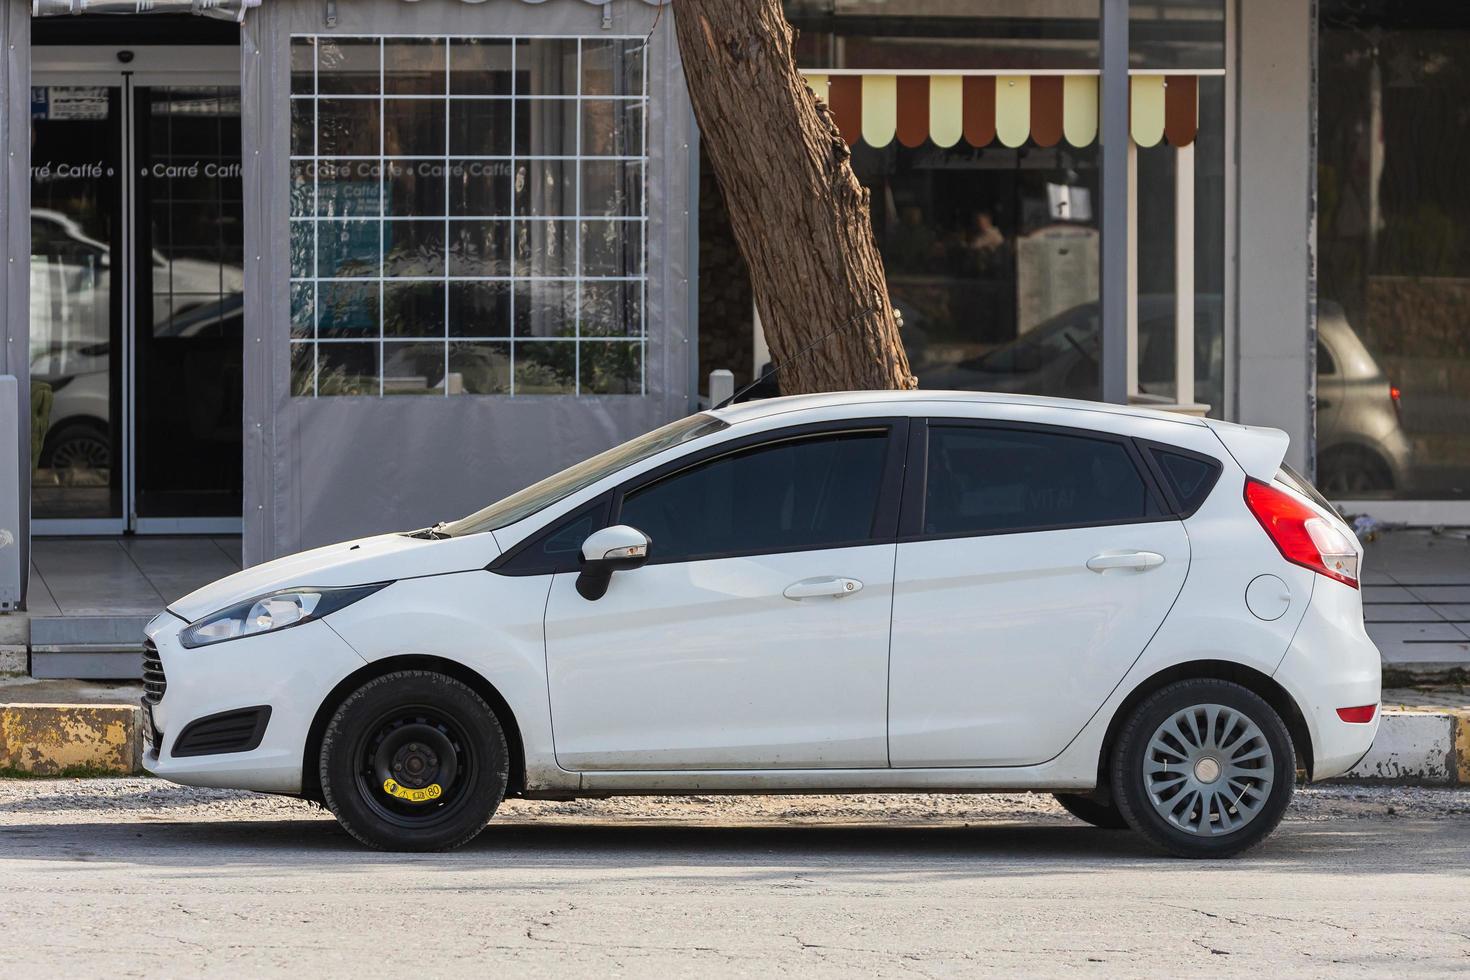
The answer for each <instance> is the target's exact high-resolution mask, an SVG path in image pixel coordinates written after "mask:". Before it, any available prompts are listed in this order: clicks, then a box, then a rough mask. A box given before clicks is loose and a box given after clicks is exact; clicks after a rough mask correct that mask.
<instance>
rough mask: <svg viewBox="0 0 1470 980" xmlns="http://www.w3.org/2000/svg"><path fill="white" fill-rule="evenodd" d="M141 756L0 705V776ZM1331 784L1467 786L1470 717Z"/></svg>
mask: <svg viewBox="0 0 1470 980" xmlns="http://www.w3.org/2000/svg"><path fill="white" fill-rule="evenodd" d="M142 754H143V735H142V710H141V709H140V708H138V707H137V706H136V705H128V704H6V705H0V776H3V775H15V774H21V775H31V776H73V775H77V776H80V775H94V776H103V775H106V776H113V775H117V776H128V775H136V774H138V773H141V772H142V771H143V769H142V757H143V755H142ZM1334 781H1335V782H1350V783H1386V784H1396V785H1409V786H1470V711H1466V710H1443V709H1433V708H1425V709H1416V708H1404V709H1393V710H1388V711H1385V712H1384V713H1383V722H1382V724H1381V725H1380V726H1379V729H1378V737H1377V739H1376V740H1375V741H1374V743H1373V749H1372V751H1370V752H1369V753H1368V755H1367V757H1365V758H1364V759H1363V761H1362V762H1360V763H1358V765H1357V767H1356V768H1354V769H1353V771H1352V772H1350V773H1348V774H1347V775H1346V776H1343V777H1342V778H1341V779H1340V780H1334Z"/></svg>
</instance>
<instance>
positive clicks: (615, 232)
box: [0, 0, 1470, 606]
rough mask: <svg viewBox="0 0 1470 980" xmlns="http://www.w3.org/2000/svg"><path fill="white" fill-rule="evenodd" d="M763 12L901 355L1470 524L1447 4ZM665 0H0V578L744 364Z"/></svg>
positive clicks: (292, 543) (499, 442) (512, 455)
mask: <svg viewBox="0 0 1470 980" xmlns="http://www.w3.org/2000/svg"><path fill="white" fill-rule="evenodd" d="M786 8H787V16H788V19H789V20H790V21H791V22H792V24H793V25H794V26H795V27H796V28H797V29H798V31H799V38H798V42H797V55H798V61H799V65H800V67H801V68H802V70H803V72H804V73H805V74H806V77H807V80H808V82H809V84H810V85H811V86H812V88H813V90H814V91H815V92H816V93H817V94H818V95H819V96H821V97H822V98H823V99H824V100H825V101H826V102H827V103H828V104H829V105H830V107H831V110H832V114H833V117H834V121H835V122H836V124H837V125H838V127H839V129H840V130H841V132H842V134H843V137H844V139H846V141H847V142H848V143H849V144H850V145H851V147H852V152H853V165H854V168H855V170H856V172H857V174H858V176H859V178H860V179H861V180H862V181H863V183H864V184H865V185H866V186H867V187H868V188H869V189H870V192H871V201H872V211H873V222H874V231H875V235H876V236H877V239H878V242H879V245H880V248H881V249H882V251H883V254H884V259H885V264H886V266H887V270H888V276H889V283H890V290H891V295H892V299H893V301H894V304H895V306H896V307H897V308H898V309H899V310H900V311H901V313H902V314H903V323H904V332H903V335H904V340H905V344H906V346H907V348H908V353H909V357H910V360H911V362H912V363H913V364H914V366H915V369H916V373H917V374H918V376H919V378H920V384H921V386H925V387H936V388H937V387H945V388H975V389H1000V390H1010V391H1026V392H1034V393H1039V394H1050V395H1064V396H1073V397H1085V398H1099V397H1102V398H1108V399H1112V400H1128V401H1133V402H1136V403H1142V404H1151V405H1156V406H1158V407H1161V408H1166V409H1169V410H1174V411H1183V412H1193V413H1208V414H1210V415H1212V416H1215V417H1219V418H1226V419H1232V420H1237V421H1241V422H1246V423H1257V424H1268V425H1275V426H1279V427H1281V428H1284V429H1286V430H1287V431H1288V432H1289V433H1290V434H1291V435H1292V440H1293V445H1292V453H1293V456H1292V460H1293V462H1294V463H1296V464H1297V465H1298V466H1300V467H1302V468H1307V469H1314V470H1315V472H1316V473H1317V476H1318V479H1319V481H1320V482H1322V483H1323V484H1324V486H1325V487H1326V488H1327V489H1328V490H1329V491H1330V492H1331V493H1332V494H1333V495H1334V496H1335V497H1336V498H1337V499H1340V500H1343V501H1344V502H1346V503H1347V504H1348V506H1349V507H1350V508H1353V509H1355V510H1360V511H1361V510H1366V511H1369V512H1372V513H1374V514H1377V515H1380V516H1383V517H1386V518H1389V519H1403V520H1409V521H1416V522H1421V523H1460V524H1465V523H1470V504H1467V502H1466V497H1465V495H1466V489H1467V488H1470V385H1467V383H1466V382H1467V380H1470V378H1467V373H1470V318H1467V316H1465V314H1466V313H1467V312H1470V309H1467V308H1470V285H1467V284H1470V234H1467V233H1466V232H1465V230H1464V229H1465V228H1466V227H1467V222H1466V220H1465V219H1466V218H1467V217H1470V215H1466V214H1464V213H1463V212H1464V211H1465V210H1466V208H1467V206H1470V205H1467V204H1466V201H1467V200H1470V196H1467V195H1465V194H1464V193H1463V191H1462V190H1461V189H1460V187H1459V184H1458V181H1457V180H1456V176H1457V168H1456V166H1455V159H1456V157H1455V153H1456V151H1457V149H1458V147H1459V144H1460V143H1461V142H1463V141H1464V140H1465V139H1466V137H1465V135H1464V134H1465V133H1466V132H1467V131H1470V127H1467V126H1465V125H1464V120H1463V119H1462V118H1460V116H1462V115H1463V114H1464V112H1465V109H1464V108H1463V107H1464V106H1465V105H1467V104H1470V99H1467V98H1466V96H1467V95H1470V77H1467V76H1466V74H1465V72H1464V70H1463V69H1462V68H1461V67H1460V65H1461V62H1463V61H1464V60H1465V59H1463V58H1460V57H1458V55H1459V54H1460V53H1461V52H1460V50H1459V49H1460V48H1463V47H1465V46H1466V43H1467V40H1470V15H1467V14H1465V13H1463V12H1462V11H1461V9H1460V8H1459V7H1458V6H1457V5H1452V4H1447V3H1445V4H1438V3H1429V4H1415V5H1394V4H1389V3H1387V2H1384V0H1320V2H1316V3H1313V2H1310V0H1289V2H1283V3H1265V2H1256V0H1132V2H1128V0H984V2H977V0H788V2H787V4H786ZM79 14H80V16H78V15H79ZM672 16H673V12H672V10H671V9H670V8H669V7H668V6H667V5H661V4H660V3H659V2H657V0H608V2H603V0H545V2H534V3H533V2H524V0H496V2H492V3H471V2H462V0H422V2H412V3H410V2H404V0H352V2H351V3H347V2H333V0H178V2H169V0H155V2H152V3H146V4H145V3H133V2H121V0H80V2H73V0H33V2H23V0H3V6H0V68H3V71H0V112H3V119H0V130H3V140H4V143H5V146H4V153H3V155H0V185H3V189H4V198H3V200H0V259H3V265H4V271H5V280H4V282H5V290H4V298H3V316H4V325H3V328H0V334H3V336H4V342H3V344H0V348H3V350H0V375H4V376H9V377H12V378H14V379H15V380H14V383H13V384H10V385H0V398H6V397H8V398H9V400H10V402H11V404H10V405H9V407H8V409H7V407H6V406H0V424H4V425H5V426H6V431H5V432H4V435H3V439H4V442H3V444H4V445H7V446H8V447H9V448H8V449H7V458H6V461H5V466H7V467H9V469H6V468H4V467H0V475H3V474H5V473H9V474H10V475H9V476H6V477H4V479H5V480H6V484H5V486H4V493H5V494H6V495H7V496H8V497H9V501H8V502H9V503H10V504H11V505H12V509H13V511H14V513H15V515H16V516H15V517H14V518H13V519H11V518H7V517H6V516H5V509H4V508H0V523H7V522H8V523H13V525H14V526H13V527H7V528H4V529H3V531H4V532H8V533H5V534H0V565H4V566H5V567H8V568H10V569H11V572H10V579H9V584H7V579H6V576H5V573H4V571H3V569H0V603H6V604H8V605H11V606H13V605H14V604H15V603H17V602H19V601H20V600H21V592H22V590H23V588H24V580H25V570H26V568H27V567H28V563H27V560H26V549H27V547H28V543H29V541H30V539H31V536H33V535H64V534H87V535H120V534H155V533H165V534H192V533H241V534H242V535H243V550H244V555H245V560H246V562H247V563H253V562H256V561H260V560H264V559H267V558H270V557H273V556H276V555H280V554H285V553H289V552H292V551H296V550H299V549H302V548H306V547H310V546H314V545H319V544H324V543H328V542H331V541H334V540H340V539H343V538H348V537H353V536H357V535H361V534H366V533H372V532H376V531H384V530H392V529H399V528H404V527H413V526H423V525H425V524H429V523H433V522H434V521H437V520H440V519H445V518H451V517H455V516H457V515H459V514H462V513H466V512H469V511H471V510H473V509H476V508H477V507H479V506H482V505H483V504H484V503H486V502H488V501H489V500H491V499H493V498H495V497H497V496H500V495H502V494H504V493H506V492H509V491H511V490H513V489H515V488H517V487H519V486H522V485H524V484H526V483H528V482H530V481H532V480H534V479H537V478H539V477H541V476H544V475H546V474H548V473H550V472H552V471H554V470H556V469H558V468H561V467H562V466H565V465H567V464H569V463H571V462H574V461H575V460H577V459H579V458H581V457H584V456H586V455H588V454H590V453H593V452H595V451H598V450H600V449H603V448H606V447H607V446H609V445H612V444H614V443H616V442H619V441H622V440H624V439H627V438H630V437H632V436H633V435H636V434H638V433H639V432H642V431H645V430H647V429H649V428H651V427H653V426H655V425H658V424H660V423H662V422H665V421H668V420H670V419H672V418H676V417H679V416H682V415H684V414H686V413H688V412H690V411H693V410H697V409H698V408H699V407H700V405H701V404H704V403H707V402H705V401H703V399H706V398H707V396H708V390H707V386H706V384H707V383H706V381H705V379H706V377H707V375H708V373H709V372H710V371H711V370H714V369H721V368H724V369H729V370H731V371H732V372H734V374H735V375H736V377H737V380H746V379H749V378H751V377H752V376H754V375H756V374H757V373H758V372H760V371H761V370H762V369H763V368H764V367H765V365H766V363H767V361H768V358H767V357H766V356H765V354H764V344H763V341H762V338H761V335H760V327H759V314H758V311H756V310H754V309H753V307H752V304H751V300H750V290H749V285H748V281H746V279H745V274H744V271H743V265H742V263H741V261H740V259H739V255H738V252H737V251H736V250H735V248H734V245H733V240H732V239H731V237H730V233H729V229H728V223H727V221H726V218H725V215H724V211H723V204H722V202H721V201H720V198H719V192H718V187H717V184H716V183H715V181H714V179H713V176H712V173H711V170H710V167H709V164H708V161H707V160H706V161H702V160H701V154H700V151H699V140H698V132H697V127H696V126H695V123H694V117H693V113H692V110H691V108H690V105H689V99H688V95H687V92H686V90H685V86H684V80H683V74H682V69H681V66H680V62H679V57H678V51H677V46H676V44H675V42H674V35H673V29H672V28H673V24H672ZM27 243H28V244H27ZM7 393H8V394H7ZM27 515H29V517H28V518H27Z"/></svg>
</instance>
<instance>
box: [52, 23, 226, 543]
mask: <svg viewBox="0 0 1470 980" xmlns="http://www.w3.org/2000/svg"><path fill="white" fill-rule="evenodd" d="M87 51H88V49H79V48H71V49H68V50H66V51H65V52H61V51H56V52H50V51H47V50H46V49H40V48H38V49H36V57H35V59H34V65H35V70H34V73H33V78H32V89H31V92H32V96H31V105H32V108H31V117H32V133H33V136H32V145H33V150H32V168H31V194H32V212H31V240H32V249H31V252H32V258H31V377H32V379H33V383H34V386H35V388H36V390H37V392H38V394H37V395H36V397H35V399H34V401H35V420H36V426H37V430H38V432H44V436H43V437H41V438H40V439H39V440H38V445H37V447H36V452H35V454H34V457H33V468H32V486H33V493H32V499H33V524H34V527H35V530H36V533H40V534H116V533H124V532H133V531H136V532H139V533H237V532H238V531H239V527H240V507H241V492H242V483H243V464H242V452H243V445H242V425H243V422H242V402H243V385H242V353H243V348H242V344H243V334H242V322H243V316H242V313H243V298H244V297H243V265H244V263H243V259H242V248H243V245H242V243H243V231H242V213H241V178H240V93H239V84H238V75H237V74H235V73H234V72H227V73H220V72H218V71H217V70H215V68H214V67H213V66H216V65H218V64H219V62H220V60H221V56H222V55H223V54H224V52H223V51H222V50H221V49H203V50H201V49H187V48H172V49H169V48H156V49H134V50H133V52H132V54H133V55H134V60H133V62H131V64H132V65H134V66H135V67H136V69H137V70H134V71H119V70H118V66H119V63H120V61H121V59H119V58H118V57H117V52H116V51H113V50H111V49H106V50H101V49H99V50H98V51H97V52H95V58H94V59H93V60H92V61H91V62H88V61H87V60H86V57H85V56H86V52H87ZM229 53H230V54H231V55H232V56H233V55H234V52H233V51H230V52H229ZM63 58H64V59H65V61H62V60H61V59H63ZM53 61H54V62H56V63H55V64H53V63H52V62H53ZM77 82H86V83H87V84H76V83H77Z"/></svg>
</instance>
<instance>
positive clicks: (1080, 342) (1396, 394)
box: [905, 294, 1414, 498]
mask: <svg viewBox="0 0 1470 980" xmlns="http://www.w3.org/2000/svg"><path fill="white" fill-rule="evenodd" d="M1221 314H1222V310H1221V303H1220V298H1219V297H1218V296H1201V297H1198V298H1197V299H1196V306H1195V317H1196V325H1197V327H1198V328H1199V334H1202V335H1203V337H1209V338H1212V339H1211V342H1209V343H1207V344H1206V343H1197V345H1196V347H1195V378H1196V380H1195V398H1196V400H1198V401H1199V402H1201V403H1203V404H1205V405H1209V406H1211V407H1212V408H1213V409H1215V410H1216V413H1217V414H1218V409H1219V407H1220V405H1221V402H1222V398H1223V392H1222V391H1221V381H1222V378H1223V376H1224V372H1223V364H1224V350H1223V342H1222V338H1223V336H1224V332H1223V330H1222V329H1221ZM905 320H906V322H907V321H909V320H910V317H909V316H908V315H907V314H906V315H905ZM906 332H907V331H906ZM1317 336H1318V349H1317V371H1318V373H1317V482H1318V484H1319V486H1320V487H1321V488H1322V490H1323V492H1325V493H1328V494H1330V495H1332V496H1335V497H1338V498H1353V497H1378V496H1386V495H1389V494H1394V493H1398V494H1402V493H1403V492H1405V491H1408V490H1411V488H1412V486H1413V482H1414V481H1413V474H1412V467H1411V465H1410V461H1411V452H1412V449H1411V445H1410V442H1409V439H1408V438H1407V436H1406V435H1405V433H1404V427H1403V423H1402V419H1401V418H1400V402H1401V393H1400V390H1399V388H1398V387H1397V386H1396V385H1395V384H1394V383H1393V382H1392V381H1391V380H1390V379H1389V377H1388V375H1387V374H1386V373H1385V372H1384V370H1383V368H1382V367H1381V366H1380V364H1379V363H1378V360H1377V358H1375V357H1374V355H1373V354H1372V353H1371V352H1370V351H1369V349H1368V347H1367V346H1365V345H1364V343H1363V341H1362V339H1361V338H1359V336H1358V335H1357V333H1356V332H1355V331H1354V330H1353V329H1352V327H1351V325H1349V323H1348V321H1347V318H1346V317H1345V316H1344V315H1343V311H1342V307H1340V306H1339V305H1338V304H1336V303H1333V302H1331V301H1327V300H1323V301H1321V302H1319V304H1318V314H1317ZM1203 337H1201V339H1203ZM1098 339H1099V337H1098V306H1097V304H1096V303H1085V304H1083V305H1081V306H1076V307H1073V308H1072V309H1070V310H1066V311H1064V312H1062V313H1059V314H1057V315H1056V316H1054V317H1052V318H1051V319H1049V320H1047V321H1045V322H1043V323H1041V324H1038V325H1037V326H1036V327H1035V328H1033V329H1031V330H1028V331H1026V332H1025V333H1024V334H1022V335H1021V336H1020V337H1018V338H1016V339H1015V340H1013V341H1011V342H1010V343H1007V344H1003V345H1001V346H1000V347H997V348H995V349H993V350H991V351H988V352H986V353H984V354H981V355H980V356H978V357H973V358H970V359H968V360H964V361H960V362H958V363H955V364H952V365H942V366H936V367H933V368H929V369H927V370H922V371H921V372H920V383H921V385H922V386H923V387H925V388H930V389H936V390H938V389H950V388H953V389H964V390H972V391H1005V392H1019V393H1025V394H1033V395H1051V396H1054V397H1059V398H1084V399H1094V400H1095V399H1097V398H1098V397H1099V395H1100V386H1099V375H1100V371H1099V367H1098V364H1099V360H1098V357H1099V343H1098ZM918 343H919V345H922V339H920V340H919V341H918ZM1138 344H1139V356H1138V387H1139V391H1140V393H1141V394H1142V395H1143V396H1145V398H1147V397H1149V396H1153V397H1156V398H1159V399H1160V400H1161V401H1172V400H1173V398H1174V388H1175V386H1174V379H1173V374H1174V297H1173V296H1171V295H1157V294H1155V295H1144V296H1140V297H1139V299H1138ZM913 346H915V345H914V343H913V342H912V340H911V342H910V347H911V353H912V347H913Z"/></svg>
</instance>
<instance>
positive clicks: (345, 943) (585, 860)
mask: <svg viewBox="0 0 1470 980" xmlns="http://www.w3.org/2000/svg"><path fill="white" fill-rule="evenodd" d="M0 876H3V880H4V882H5V888H4V890H3V892H0V934H3V935H5V936H6V937H7V940H8V942H7V953H6V966H7V969H8V970H13V971H14V972H15V975H17V976H29V975H94V976H107V977H122V976H145V975H146V976H159V975H180V974H188V975H201V976H223V975H243V974H249V975H255V976H262V975H264V976H275V975H285V974H293V975H296V976H303V975H304V976H344V975H352V976H353V977H355V978H368V977H378V976H383V977H388V976H392V977H403V976H446V975H456V974H461V973H470V972H471V971H473V972H475V973H476V974H480V975H496V974H514V975H516V976H525V977H540V976H558V977H566V976H593V975H596V976H636V977H648V976H668V975H675V974H676V971H677V974H678V975H686V974H694V975H698V976H700V977H725V976H761V977H766V976H770V975H773V974H778V973H779V974H785V975H788V976H802V977H805V976H818V977H827V976H831V977H838V976H842V977H848V976H855V975H860V976H878V977H887V976H894V977H898V976H904V977H913V976H918V977H942V976H1016V975H1020V974H1023V973H1024V974H1026V975H1031V976H1055V975H1061V974H1067V975H1069V976H1071V975H1078V974H1082V975H1095V976H1107V977H1117V976H1159V977H1165V976H1167V977H1176V976H1181V975H1243V976H1252V975H1255V976H1259V975H1269V976H1272V977H1281V976H1351V977H1354V978H1360V977H1364V976H1395V977H1401V976H1404V975H1409V974H1412V975H1414V976H1416V977H1419V976H1450V975H1461V976H1463V975H1464V974H1465V972H1466V971H1467V970H1470V923H1467V920H1466V917H1465V908H1466V905H1465V882H1466V881H1467V880H1470V791H1466V790H1440V791H1435V790H1422V789H1413V790H1411V789H1402V788H1363V787H1329V788H1322V789H1317V788H1313V789H1310V790H1306V791H1304V792H1301V793H1299V794H1298V799H1297V802H1296V803H1295V804H1294V806H1293V809H1292V811H1291V814H1290V816H1289V817H1288V819H1287V821H1286V822H1285V823H1284V824H1283V825H1282V827H1281V829H1280V830H1279V831H1278V832H1277V834H1276V835H1275V836H1274V837H1273V838H1272V839H1271V840H1270V841H1269V842H1268V843H1267V844H1266V845H1265V846H1263V847H1262V848H1260V849H1258V850H1256V851H1254V852H1252V853H1251V854H1250V855H1248V856H1246V857H1243V858H1240V859H1236V860H1231V861H1224V862H1211V863H1200V862H1190V861H1181V860H1176V859H1169V858H1162V857H1159V856H1157V855H1155V854H1154V853H1152V852H1151V851H1149V850H1148V849H1147V848H1146V847H1144V846H1143V844H1142V843H1141V842H1140V841H1139V840H1138V839H1137V838H1136V837H1134V836H1133V835H1132V834H1130V833H1127V832H1116V831H1113V832H1109V831H1099V830H1094V829H1092V828H1089V827H1085V826H1083V825H1081V824H1079V823H1077V822H1076V821H1074V820H1072V819H1071V818H1069V817H1067V816H1066V815H1065V814H1063V813H1062V811H1061V810H1060V809H1059V808H1058V807H1056V806H1055V804H1053V803H1052V802H1051V801H1050V800H1049V799H1048V798H1046V797H1038V796H995V797H964V796H934V797H915V796H902V797H901V796H879V795H874V796H862V797H843V798H833V797H766V798H753V797H733V798H711V797H703V798H695V799H692V800H674V799H667V798H652V799H619V800H609V801H602V802H581V803H562V804H558V803H531V802H517V801H513V802H511V803H508V804H507V805H506V806H505V807H504V808H503V812H502V814H500V815H499V816H498V817H497V819H496V820H495V821H494V822H493V823H492V824H491V826H490V828H489V829H487V831H486V832H485V833H484V834H482V835H480V837H479V838H477V839H476V840H475V841H473V842H472V843H471V844H470V845H469V846H468V847H466V848H464V849H463V850H460V851H456V852H453V853H450V854H431V855H386V854H377V853H372V852H368V851H364V850H363V849H361V848H360V847H358V846H357V845H356V844H354V843H353V842H352V841H351V840H350V839H349V838H348V837H347V836H346V835H345V834H343V833H342V832H341V831H339V830H338V829H337V828H336V825H335V824H334V823H333V822H332V821H331V820H330V818H328V817H326V816H325V815H323V814H322V813H321V811H319V810H317V809H316V808H315V807H312V806H311V805H309V804H304V803H300V802H296V801H289V800H278V799H270V798H265V797H257V796H251V795H249V794H241V793H232V792H226V791H216V790H186V789H183V788H180V787H174V786H170V785H168V784H164V783H161V782H158V781H155V780H146V779H129V780H86V781H80V782H73V781H38V780H12V781H0ZM42 971H45V972H44V973H43V972H42Z"/></svg>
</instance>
